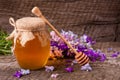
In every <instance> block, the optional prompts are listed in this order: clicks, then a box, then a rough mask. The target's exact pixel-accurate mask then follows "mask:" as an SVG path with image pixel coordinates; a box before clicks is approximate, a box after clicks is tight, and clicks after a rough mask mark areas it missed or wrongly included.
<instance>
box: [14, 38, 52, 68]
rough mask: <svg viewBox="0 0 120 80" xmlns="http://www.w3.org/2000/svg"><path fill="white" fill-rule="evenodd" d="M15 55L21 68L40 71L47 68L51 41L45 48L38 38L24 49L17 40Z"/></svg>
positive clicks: (29, 42)
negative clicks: (44, 67)
mask: <svg viewBox="0 0 120 80" xmlns="http://www.w3.org/2000/svg"><path fill="white" fill-rule="evenodd" d="M14 53H15V56H16V59H17V61H18V63H19V65H20V67H21V68H24V69H39V68H42V67H43V66H45V64H46V63H47V60H48V58H49V54H50V41H47V45H46V46H44V47H43V46H41V42H40V41H39V39H38V38H37V37H36V38H35V39H33V40H31V41H28V42H27V43H26V46H25V47H23V46H22V45H21V44H20V41H19V40H17V42H16V46H15V50H14Z"/></svg>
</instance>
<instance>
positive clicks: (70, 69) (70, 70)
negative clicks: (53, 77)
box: [65, 67, 74, 73]
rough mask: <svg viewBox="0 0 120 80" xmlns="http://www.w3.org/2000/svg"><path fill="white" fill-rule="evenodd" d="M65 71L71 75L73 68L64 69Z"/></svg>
mask: <svg viewBox="0 0 120 80" xmlns="http://www.w3.org/2000/svg"><path fill="white" fill-rule="evenodd" d="M65 71H67V72H69V73H71V72H73V71H74V69H73V67H67V68H65Z"/></svg>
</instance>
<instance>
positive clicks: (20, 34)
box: [7, 17, 50, 70]
mask: <svg viewBox="0 0 120 80" xmlns="http://www.w3.org/2000/svg"><path fill="white" fill-rule="evenodd" d="M9 21H10V24H11V25H13V26H14V28H15V29H14V31H13V32H12V33H11V34H10V36H8V37H7V39H8V40H12V41H13V47H12V51H13V53H14V55H15V57H16V60H17V62H18V64H19V65H20V67H21V68H23V69H31V70H35V69H40V68H42V67H44V66H45V65H46V63H47V61H48V58H49V56H50V36H49V32H48V31H47V29H46V28H45V22H44V21H43V20H42V19H40V18H36V17H25V18H21V19H18V20H17V21H16V22H15V21H14V20H13V18H12V19H10V20H9Z"/></svg>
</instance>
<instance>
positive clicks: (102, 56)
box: [100, 54, 106, 62]
mask: <svg viewBox="0 0 120 80" xmlns="http://www.w3.org/2000/svg"><path fill="white" fill-rule="evenodd" d="M105 60H106V55H105V54H101V58H100V61H101V62H104V61H105Z"/></svg>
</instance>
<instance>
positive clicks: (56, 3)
mask: <svg viewBox="0 0 120 80" xmlns="http://www.w3.org/2000/svg"><path fill="white" fill-rule="evenodd" d="M34 6H38V7H39V8H40V9H41V11H42V13H43V15H44V16H45V17H46V18H47V19H48V20H49V21H50V22H51V23H52V24H53V25H54V26H55V27H56V28H57V29H58V30H59V31H60V30H61V29H64V30H66V31H67V30H71V31H73V32H75V33H77V34H79V35H82V34H88V35H90V36H92V37H93V38H95V39H96V40H97V41H120V39H119V38H117V37H118V35H119V34H118V33H116V32H120V29H117V27H118V24H119V23H120V0H35V1H34V0H20V1H19V0H0V27H1V28H2V29H4V30H7V31H8V32H9V33H10V32H11V31H12V30H13V28H12V27H10V25H9V23H8V18H9V17H11V16H12V17H14V18H15V19H18V18H22V17H26V16H34V15H33V14H32V13H31V9H32V8H33V7H34ZM118 30H119V31H118ZM92 31H93V32H92ZM95 32H96V33H95ZM98 32H99V33H98ZM101 32H102V33H101Z"/></svg>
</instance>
